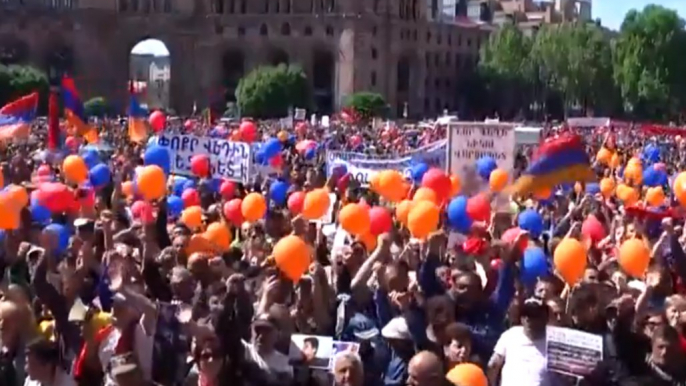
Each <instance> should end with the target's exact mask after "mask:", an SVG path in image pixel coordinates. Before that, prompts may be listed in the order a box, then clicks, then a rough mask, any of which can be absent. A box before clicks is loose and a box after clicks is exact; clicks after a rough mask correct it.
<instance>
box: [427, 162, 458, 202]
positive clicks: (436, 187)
mask: <svg viewBox="0 0 686 386" xmlns="http://www.w3.org/2000/svg"><path fill="white" fill-rule="evenodd" d="M422 186H423V187H425V188H430V189H432V190H433V191H434V192H436V198H437V199H438V201H439V203H442V202H444V201H445V200H447V199H448V198H449V197H450V191H451V189H452V184H451V182H450V177H448V176H447V175H446V174H445V172H443V170H441V169H438V168H431V169H429V170H428V171H427V172H426V173H424V177H422Z"/></svg>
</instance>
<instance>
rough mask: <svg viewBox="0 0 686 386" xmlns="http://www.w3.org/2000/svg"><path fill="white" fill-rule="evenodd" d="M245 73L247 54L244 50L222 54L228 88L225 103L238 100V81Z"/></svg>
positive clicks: (224, 75) (225, 82) (224, 79)
mask: <svg viewBox="0 0 686 386" xmlns="http://www.w3.org/2000/svg"><path fill="white" fill-rule="evenodd" d="M244 74H245V55H244V54H243V51H240V50H228V51H226V52H225V53H224V55H223V56H222V81H223V84H224V88H225V89H226V92H225V103H235V102H236V88H238V82H240V80H241V78H242V77H243V75H244ZM223 107H225V106H222V108H223Z"/></svg>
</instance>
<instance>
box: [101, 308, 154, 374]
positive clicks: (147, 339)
mask: <svg viewBox="0 0 686 386" xmlns="http://www.w3.org/2000/svg"><path fill="white" fill-rule="evenodd" d="M141 323H142V318H141ZM141 323H138V324H137V325H136V331H135V334H136V337H135V346H136V347H135V349H136V359H137V360H138V365H139V366H140V368H141V370H142V371H143V376H144V377H145V379H146V380H148V381H149V380H151V379H152V353H153V347H154V345H153V343H154V338H155V334H154V332H152V333H150V335H148V334H146V333H145V329H144V328H143V325H142V324H141ZM119 337H121V331H119V330H118V329H116V328H113V329H112V331H111V332H110V333H109V334H107V336H106V337H105V338H104V339H103V340H102V343H100V349H99V350H98V358H99V359H100V365H101V366H102V369H103V372H105V386H116V382H115V381H114V379H112V377H111V376H110V373H109V367H110V360H111V359H112V356H113V355H114V349H115V348H116V347H117V342H118V341H119Z"/></svg>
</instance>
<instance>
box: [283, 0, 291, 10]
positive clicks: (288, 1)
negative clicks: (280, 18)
mask: <svg viewBox="0 0 686 386" xmlns="http://www.w3.org/2000/svg"><path fill="white" fill-rule="evenodd" d="M284 12H286V13H291V0H286V9H285V10H284Z"/></svg>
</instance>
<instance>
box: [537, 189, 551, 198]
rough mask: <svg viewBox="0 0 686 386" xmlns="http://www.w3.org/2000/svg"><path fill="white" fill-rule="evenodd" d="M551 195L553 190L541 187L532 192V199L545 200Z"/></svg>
mask: <svg viewBox="0 0 686 386" xmlns="http://www.w3.org/2000/svg"><path fill="white" fill-rule="evenodd" d="M552 195H553V189H552V188H549V187H541V188H538V189H536V190H535V191H534V198H535V199H537V200H547V199H549V198H550V196H552Z"/></svg>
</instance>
